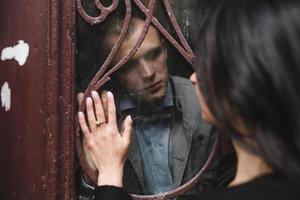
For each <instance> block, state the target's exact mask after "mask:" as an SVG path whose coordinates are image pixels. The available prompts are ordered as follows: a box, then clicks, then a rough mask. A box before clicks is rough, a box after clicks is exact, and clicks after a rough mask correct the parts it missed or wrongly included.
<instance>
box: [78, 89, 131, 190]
mask: <svg viewBox="0 0 300 200" xmlns="http://www.w3.org/2000/svg"><path fill="white" fill-rule="evenodd" d="M94 108H95V109H94ZM86 109H87V119H88V124H87V123H86V119H85V116H84V113H82V112H79V113H78V119H79V124H80V128H81V130H82V133H83V135H84V143H85V144H84V146H86V147H87V150H88V152H89V154H90V157H91V159H92V161H93V162H94V164H95V166H96V168H97V169H98V172H99V175H98V185H115V186H119V187H121V186H122V176H123V166H124V163H125V160H126V159H127V155H128V149H129V144H130V136H131V129H132V119H131V117H130V116H128V117H126V119H125V120H124V122H123V125H122V127H123V130H122V131H121V133H120V132H119V130H118V127H117V120H116V107H115V102H114V97H113V94H112V93H111V92H107V118H106V117H105V111H104V108H103V105H102V101H101V99H100V97H99V94H98V93H97V92H96V91H93V92H92V98H90V97H88V98H87V100H86Z"/></svg>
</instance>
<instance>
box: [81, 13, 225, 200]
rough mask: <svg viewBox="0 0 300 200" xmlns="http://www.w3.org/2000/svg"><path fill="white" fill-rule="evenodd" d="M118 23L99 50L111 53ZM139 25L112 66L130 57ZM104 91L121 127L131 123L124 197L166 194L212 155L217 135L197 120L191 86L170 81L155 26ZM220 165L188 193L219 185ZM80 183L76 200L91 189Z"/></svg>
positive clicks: (184, 81) (181, 80)
mask: <svg viewBox="0 0 300 200" xmlns="http://www.w3.org/2000/svg"><path fill="white" fill-rule="evenodd" d="M116 23H117V24H114V25H113V26H110V27H108V29H107V34H106V36H105V41H104V44H103V45H104V46H105V47H106V48H107V49H110V48H112V47H113V45H114V44H115V43H116V41H117V37H118V35H119V33H120V27H121V26H120V24H121V22H120V21H119V22H117V21H116ZM118 23H119V24H118ZM143 25H144V21H143V20H142V19H139V18H133V19H132V21H131V24H130V28H129V31H128V34H127V36H126V39H125V41H124V43H123V44H122V46H121V48H120V50H119V51H118V53H117V55H116V57H115V59H114V60H113V63H112V66H114V65H115V64H116V63H118V62H119V61H120V60H121V58H123V57H125V56H126V55H127V54H128V53H129V51H130V49H131V48H132V47H133V46H134V44H135V43H136V41H137V39H138V38H139V36H140V35H141V33H142V29H143ZM108 89H109V90H111V91H112V92H113V93H114V95H115V97H116V106H117V115H118V119H119V121H122V120H123V119H124V118H125V117H126V116H127V115H131V116H132V119H133V127H134V128H133V133H132V141H131V144H130V150H129V157H128V160H127V161H126V164H125V167H124V178H123V184H124V188H125V189H126V190H127V191H129V192H131V193H136V194H157V193H162V192H166V191H170V190H172V189H175V188H176V187H178V186H180V185H182V184H183V183H185V182H187V181H189V180H190V179H191V178H192V177H193V176H194V175H195V174H196V173H197V172H199V170H200V168H201V167H202V166H203V165H204V163H205V162H206V160H207V158H208V156H209V154H210V151H211V148H212V144H213V143H214V141H215V131H214V130H213V128H212V127H211V126H210V125H208V124H206V123H205V122H204V121H203V120H202V119H201V111H200V108H199V105H198V102H197V98H196V95H195V91H194V87H193V85H192V83H191V82H190V81H189V80H187V79H184V78H179V77H173V76H169V74H168V66H167V51H166V48H165V45H164V42H163V40H162V39H161V37H160V34H159V32H158V31H157V30H156V29H155V28H154V27H153V26H150V28H149V30H148V32H147V34H146V37H145V39H144V40H143V43H142V44H141V46H140V47H139V49H138V51H137V52H136V53H135V55H134V56H133V57H132V58H131V59H130V60H129V62H128V63H127V64H126V66H124V67H123V68H122V69H121V70H120V71H118V72H117V73H116V74H115V75H114V76H113V77H112V81H111V83H110V85H109V86H108ZM219 161H220V155H217V158H216V160H215V161H214V163H213V166H212V167H211V168H210V170H209V171H208V172H207V173H206V178H205V179H204V181H202V182H200V183H198V184H197V186H196V187H195V188H194V189H193V190H192V191H190V192H191V193H193V192H200V191H203V190H208V189H213V188H215V187H217V185H218V184H219V183H220V181H221V180H220V179H219V178H218V177H217V176H218V175H219V174H218V173H219V172H220V170H219V166H218V164H219ZM228 177H230V176H226V178H225V180H227V178H228ZM222 181H224V180H222ZM78 182H79V186H78V187H77V197H78V198H79V199H80V197H83V196H88V195H89V194H91V193H92V192H89V191H92V188H93V187H92V185H89V184H87V180H84V178H82V177H80V178H79V181H78ZM225 182H227V181H224V183H225ZM82 199H84V198H82Z"/></svg>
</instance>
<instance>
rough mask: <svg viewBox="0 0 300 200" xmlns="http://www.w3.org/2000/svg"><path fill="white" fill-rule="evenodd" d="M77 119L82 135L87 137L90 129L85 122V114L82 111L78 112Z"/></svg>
mask: <svg viewBox="0 0 300 200" xmlns="http://www.w3.org/2000/svg"><path fill="white" fill-rule="evenodd" d="M78 121H79V125H80V128H81V131H82V133H83V135H84V137H85V138H86V139H89V138H90V136H91V134H90V130H89V128H88V126H87V124H86V121H85V116H84V114H83V112H78Z"/></svg>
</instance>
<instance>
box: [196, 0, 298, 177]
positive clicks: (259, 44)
mask: <svg viewBox="0 0 300 200" xmlns="http://www.w3.org/2000/svg"><path fill="white" fill-rule="evenodd" d="M299 19H300V1H299V0H223V1H219V2H218V3H216V4H215V5H214V6H213V7H212V8H211V10H210V12H208V15H207V16H206V18H205V20H203V22H202V24H201V30H200V31H199V32H198V33H199V35H198V39H197V45H198V47H197V53H196V54H197V56H198V60H197V63H198V64H199V66H200V67H196V71H197V76H198V78H199V84H200V88H201V91H202V92H203V93H204V96H205V100H206V103H207V105H208V107H209V109H210V111H211V112H212V113H213V115H214V117H215V119H216V121H217V124H218V125H219V126H220V127H221V128H223V129H224V130H226V131H227V132H228V133H229V134H231V136H232V137H233V138H235V139H237V140H239V141H240V142H242V143H243V144H244V145H245V147H247V148H248V149H249V150H251V151H253V152H254V153H257V154H259V155H261V156H262V157H263V158H264V159H265V160H266V161H267V163H268V164H269V165H270V166H271V167H272V168H273V170H275V171H277V172H281V173H283V174H286V175H288V176H289V177H293V178H295V179H296V180H297V179H298V180H299V178H300V159H299V158H300V87H299V86H300V78H299V77H300V56H299V52H300V23H299ZM243 132H246V134H244V133H243ZM245 135H246V136H245ZM251 139H253V140H254V141H257V143H258V146H259V147H258V148H257V147H255V145H251V144H250V143H249V142H247V141H249V140H251Z"/></svg>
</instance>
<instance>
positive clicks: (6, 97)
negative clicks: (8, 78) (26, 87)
mask: <svg viewBox="0 0 300 200" xmlns="http://www.w3.org/2000/svg"><path fill="white" fill-rule="evenodd" d="M1 105H2V107H4V108H5V111H6V112H7V111H9V110H10V105H11V91H10V88H9V85H8V83H7V82H5V83H4V84H3V85H2V87H1Z"/></svg>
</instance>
